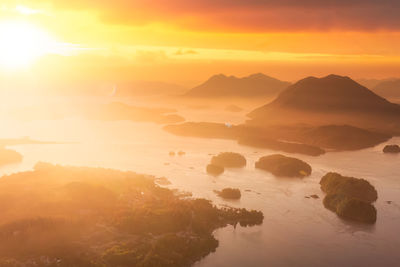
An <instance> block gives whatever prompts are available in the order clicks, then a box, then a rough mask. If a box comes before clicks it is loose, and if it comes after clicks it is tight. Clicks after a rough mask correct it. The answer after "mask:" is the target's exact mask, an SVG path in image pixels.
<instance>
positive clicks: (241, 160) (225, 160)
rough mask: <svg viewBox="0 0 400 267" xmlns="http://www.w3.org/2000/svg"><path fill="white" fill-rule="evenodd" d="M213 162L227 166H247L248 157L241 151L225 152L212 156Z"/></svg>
mask: <svg viewBox="0 0 400 267" xmlns="http://www.w3.org/2000/svg"><path fill="white" fill-rule="evenodd" d="M211 164H214V165H218V166H222V167H225V168H242V167H244V166H246V158H245V157H244V156H242V155H240V154H239V153H234V152H223V153H219V154H218V155H217V156H214V157H212V159H211Z"/></svg>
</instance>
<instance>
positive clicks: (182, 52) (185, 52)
mask: <svg viewBox="0 0 400 267" xmlns="http://www.w3.org/2000/svg"><path fill="white" fill-rule="evenodd" d="M197 54H198V52H197V51H195V50H192V49H179V50H178V51H176V52H175V53H174V55H176V56H184V55H197Z"/></svg>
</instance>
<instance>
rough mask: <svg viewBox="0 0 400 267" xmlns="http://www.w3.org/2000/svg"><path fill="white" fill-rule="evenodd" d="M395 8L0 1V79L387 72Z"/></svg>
mask: <svg viewBox="0 0 400 267" xmlns="http://www.w3.org/2000/svg"><path fill="white" fill-rule="evenodd" d="M399 14H400V1H397V0H379V1H378V0H339V1H317V0H303V1H298V0H280V1H269V0H264V1H262V0H247V1H244V0H241V1H239V0H203V1H183V0H152V1H150V0H141V1H138V0H114V1H106V0H37V1H28V0H26V1H24V0H21V1H10V0H2V1H1V2H0V78H1V81H2V84H3V86H4V85H5V84H7V85H9V84H14V83H24V82H26V83H28V82H29V83H32V82H35V84H45V83H46V84H51V85H52V86H57V85H59V84H64V85H65V84H68V85H71V84H75V83H76V84H78V83H80V84H92V83H101V82H115V83H117V82H126V81H134V80H145V81H164V82H170V83H177V84H182V85H185V86H192V85H195V84H196V83H198V82H200V81H202V80H204V79H206V78H208V77H209V76H211V75H213V74H217V73H225V74H233V75H238V76H244V75H248V74H250V73H254V72H263V73H265V74H267V75H270V76H273V77H276V78H279V79H282V80H288V81H294V80H297V79H300V78H303V77H305V76H310V75H315V76H321V75H326V74H329V73H336V74H340V75H348V76H351V77H353V78H356V79H358V78H379V79H381V78H388V77H397V76H399V69H400V68H399V67H400V19H399Z"/></svg>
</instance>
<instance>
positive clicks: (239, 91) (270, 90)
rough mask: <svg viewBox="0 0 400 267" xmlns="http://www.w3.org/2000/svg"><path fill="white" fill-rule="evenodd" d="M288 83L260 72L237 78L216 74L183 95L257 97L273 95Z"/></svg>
mask: <svg viewBox="0 0 400 267" xmlns="http://www.w3.org/2000/svg"><path fill="white" fill-rule="evenodd" d="M289 85H290V83H288V82H283V81H280V80H277V79H275V78H272V77H269V76H266V75H264V74H262V73H256V74H252V75H250V76H247V77H243V78H237V77H235V76H226V75H224V74H218V75H214V76H212V77H211V78H210V79H208V80H207V81H206V82H205V83H203V84H201V85H199V86H197V87H195V88H193V89H192V90H190V91H189V92H187V93H186V94H185V95H186V96H190V97H202V98H209V97H258V96H275V95H277V94H278V93H279V92H280V91H282V90H283V89H285V88H287V87H288V86H289Z"/></svg>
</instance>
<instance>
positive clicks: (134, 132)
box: [0, 109, 400, 267]
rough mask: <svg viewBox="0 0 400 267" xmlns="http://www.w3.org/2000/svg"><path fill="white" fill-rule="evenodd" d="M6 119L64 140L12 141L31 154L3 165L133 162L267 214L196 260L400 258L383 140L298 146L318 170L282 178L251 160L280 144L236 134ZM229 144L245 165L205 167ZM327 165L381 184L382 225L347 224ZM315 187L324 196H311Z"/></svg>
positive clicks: (399, 202)
mask: <svg viewBox="0 0 400 267" xmlns="http://www.w3.org/2000/svg"><path fill="white" fill-rule="evenodd" d="M49 112H51V111H49ZM245 113H246V112H241V113H229V112H220V111H219V112H218V111H216V110H212V109H209V110H179V114H180V115H183V116H184V117H185V118H186V119H187V120H188V121H202V120H205V119H206V118H208V120H207V121H215V122H222V123H226V122H229V123H240V122H243V121H244V120H245V116H244V114H245ZM216 114H217V115H216ZM1 123H2V125H4V127H3V130H2V133H1V136H0V137H4V138H9V137H23V136H29V137H30V138H32V139H36V140H43V141H56V142H60V143H59V144H34V145H33V144H32V145H16V146H12V149H14V150H16V151H18V152H20V153H21V154H22V155H23V156H24V159H23V161H22V163H20V164H15V165H9V166H5V167H2V168H1V169H0V173H1V174H11V173H15V172H20V171H26V170H31V169H32V168H33V166H34V165H35V164H36V163H37V162H38V161H44V162H49V163H54V164H62V165H75V166H92V167H104V168H113V169H120V170H131V171H134V172H138V173H145V174H151V175H155V176H156V177H167V178H168V179H169V180H170V181H171V182H172V184H171V185H170V186H168V187H169V188H174V189H175V188H176V189H179V190H182V191H189V192H192V193H193V196H194V197H204V198H207V199H210V200H212V201H213V202H214V203H216V204H219V205H230V206H233V207H244V208H247V209H256V210H261V211H262V212H263V213H264V217H265V219H264V222H263V224H262V225H261V226H256V227H251V228H242V227H240V226H237V227H236V229H234V228H233V227H231V226H229V227H226V228H222V229H219V230H217V231H216V232H215V233H214V234H215V237H216V238H217V239H218V240H219V242H220V246H219V247H218V248H217V250H216V252H215V253H212V254H210V255H208V256H207V257H206V258H205V259H203V260H201V261H200V262H198V263H197V264H196V265H195V266H197V267H200V266H221V267H223V266H237V267H239V266H396V265H397V264H398V262H399V260H400V255H399V254H398V248H399V246H400V238H399V236H398V234H397V233H398V226H399V225H400V182H399V176H398V175H399V173H400V164H399V163H400V157H399V156H396V155H386V154H383V153H382V148H383V146H384V145H385V144H381V145H378V146H376V147H373V148H369V149H364V150H360V151H354V152H332V153H327V154H325V155H322V156H319V157H311V156H304V155H295V157H297V158H299V159H302V160H304V161H306V162H307V163H309V164H310V165H311V166H312V168H313V173H312V175H311V176H310V177H306V178H304V179H282V178H276V177H274V176H273V175H271V174H269V173H268V172H263V171H261V170H257V169H255V168H254V163H255V161H257V159H258V158H259V157H261V156H265V155H269V154H274V153H276V152H274V151H271V150H266V149H257V148H251V147H246V146H240V145H238V144H237V142H236V141H229V140H218V139H201V138H190V137H178V136H175V135H172V134H169V133H167V132H165V131H163V130H162V126H160V125H157V124H153V123H136V122H131V121H100V120H88V119H83V118H77V117H72V118H64V119H58V120H30V121H16V120H10V119H5V118H3V119H2V121H1ZM399 142H400V138H394V139H392V140H390V141H389V142H387V143H388V144H391V143H399ZM170 151H175V152H178V151H184V152H186V155H184V156H178V155H176V156H174V157H171V156H169V152H170ZM223 151H233V152H238V153H241V154H242V155H244V156H245V157H246V159H247V166H246V167H245V168H243V169H227V170H226V171H225V173H224V174H222V175H221V176H219V177H217V178H215V177H213V176H210V175H208V174H207V173H206V171H205V167H206V165H207V164H208V163H209V161H210V158H211V155H212V154H217V153H219V152H223ZM282 154H285V153H282ZM330 171H335V172H338V173H341V174H343V175H346V176H354V177H359V178H365V179H367V180H368V181H370V183H371V184H372V185H373V186H374V187H375V188H376V189H377V191H378V200H377V202H376V203H375V206H376V208H377V211H378V219H377V222H376V224H374V225H362V224H357V223H349V222H348V221H344V220H342V219H340V218H339V217H337V215H336V214H335V213H333V212H331V211H329V210H327V209H325V208H324V206H323V204H322V199H323V196H324V193H323V192H322V191H321V189H320V186H319V181H320V179H321V177H322V176H323V175H324V174H326V173H327V172H330ZM226 187H232V188H239V189H240V190H241V191H242V198H241V199H240V200H238V201H226V200H222V199H221V198H219V197H217V196H216V194H215V193H214V192H213V190H221V189H222V188H226ZM311 194H317V195H318V196H319V197H320V198H319V199H311V198H310V199H308V198H305V196H308V195H311ZM387 201H392V203H391V204H388V203H387Z"/></svg>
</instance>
